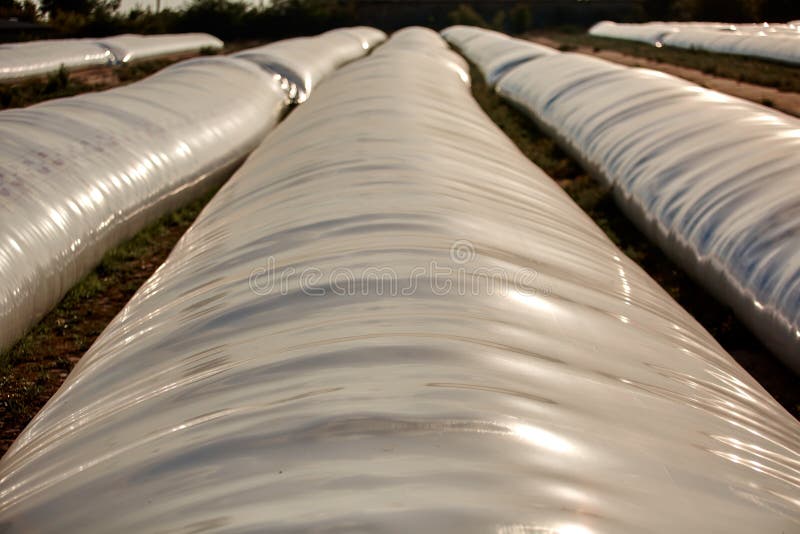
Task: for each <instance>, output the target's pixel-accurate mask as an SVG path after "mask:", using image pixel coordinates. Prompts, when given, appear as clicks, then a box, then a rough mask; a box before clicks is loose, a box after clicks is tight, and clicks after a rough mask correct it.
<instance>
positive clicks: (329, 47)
mask: <svg viewBox="0 0 800 534" xmlns="http://www.w3.org/2000/svg"><path fill="white" fill-rule="evenodd" d="M385 39H386V34H385V33H383V32H382V31H380V30H376V29H375V28H369V27H366V26H356V27H353V28H338V29H335V30H331V31H328V32H325V33H322V34H320V35H316V36H314V37H297V38H294V39H286V40H283V41H277V42H274V43H269V44H266V45H263V46H257V47H255V48H248V49H247V50H242V51H241V52H237V53H236V54H234V57H238V58H241V59H246V60H247V61H251V62H253V63H255V64H257V65H259V66H260V67H262V68H263V69H266V70H268V71H270V72H274V73H276V74H278V75H279V76H280V77H281V78H282V83H283V85H284V88H285V90H286V91H287V93H288V94H289V96H290V98H292V100H294V101H295V102H304V101H305V100H306V99H307V98H308V97H309V95H310V94H311V92H312V91H313V89H314V87H316V86H317V84H319V82H320V81H322V79H323V78H325V77H326V76H328V75H329V74H330V73H331V72H333V71H334V70H336V69H337V68H338V67H340V66H342V65H344V64H345V63H348V62H350V61H353V60H354V59H357V58H359V57H362V56H364V55H365V54H367V52H368V51H369V50H371V49H372V48H373V47H374V46H376V45H377V44H379V43H381V42H382V41H383V40H385Z"/></svg>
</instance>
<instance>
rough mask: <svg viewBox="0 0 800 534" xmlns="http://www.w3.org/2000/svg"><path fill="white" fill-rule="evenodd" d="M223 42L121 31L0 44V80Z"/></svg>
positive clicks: (200, 35)
mask: <svg viewBox="0 0 800 534" xmlns="http://www.w3.org/2000/svg"><path fill="white" fill-rule="evenodd" d="M222 46H223V42H222V41H220V40H219V39H217V38H216V37H214V36H213V35H209V34H207V33H179V34H166V35H134V34H125V35H117V36H114V37H104V38H99V39H50V40H44V41H31V42H24V43H9V44H0V82H4V81H15V80H19V79H22V78H27V77H31V76H39V75H42V74H48V73H51V72H55V71H57V70H58V69H59V68H61V66H62V65H63V66H64V67H65V68H66V69H70V70H72V69H80V68H86V67H95V66H100V65H110V64H112V63H127V62H129V61H136V60H138V59H146V58H151V57H156V56H165V55H170V54H176V53H182V52H196V51H198V50H201V49H203V48H209V49H212V50H218V49H221V48H222Z"/></svg>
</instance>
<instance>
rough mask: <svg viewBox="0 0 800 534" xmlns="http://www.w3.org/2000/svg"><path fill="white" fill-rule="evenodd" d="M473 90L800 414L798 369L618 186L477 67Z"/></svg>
mask: <svg viewBox="0 0 800 534" xmlns="http://www.w3.org/2000/svg"><path fill="white" fill-rule="evenodd" d="M471 74H472V79H473V84H472V92H473V96H474V97H475V99H476V100H477V101H478V103H479V104H480V105H481V107H482V108H483V110H484V111H485V112H486V113H487V115H489V116H490V117H491V118H492V120H493V121H494V122H495V123H496V124H497V125H498V126H500V128H501V129H502V130H503V131H504V132H505V133H506V135H508V136H509V137H510V138H511V140H513V141H514V142H515V143H516V145H517V146H518V147H519V149H520V150H521V151H522V152H523V153H524V154H525V155H526V156H527V157H528V158H529V159H530V160H531V161H533V162H534V163H535V164H536V165H538V166H539V167H540V168H541V169H542V170H544V171H545V172H546V173H547V174H549V175H550V176H551V177H552V178H553V179H554V180H555V181H556V182H557V183H558V184H559V185H560V186H561V187H562V188H563V189H564V191H565V192H567V193H568V194H569V195H570V197H571V198H572V199H573V200H574V201H575V203H576V204H578V206H580V207H581V209H583V211H585V212H586V213H587V214H588V215H589V216H590V217H591V218H592V219H593V220H594V222H595V223H596V224H597V225H598V226H599V227H600V228H602V229H603V231H604V232H605V233H606V235H607V236H608V237H609V238H610V239H611V240H612V241H613V242H614V244H616V245H617V247H619V248H620V249H621V250H622V251H623V252H624V253H625V255H627V256H628V257H629V258H631V259H632V260H634V261H635V262H636V263H638V264H639V265H640V266H641V267H642V268H643V269H644V270H645V271H647V273H648V274H649V275H650V276H651V277H652V278H653V279H654V280H655V281H656V282H658V284H659V285H661V287H663V288H664V289H665V290H666V291H667V292H668V293H669V294H670V295H671V296H672V298H674V299H675V300H676V301H677V302H678V303H679V304H680V305H681V306H683V307H684V309H686V310H687V311H688V312H689V313H690V314H691V315H692V316H693V317H694V318H695V319H697V321H698V322H699V323H700V324H702V325H703V326H704V327H705V328H706V330H708V331H709V333H711V335H712V336H714V338H715V339H716V340H717V341H718V342H719V343H720V344H721V345H722V346H723V347H724V348H725V349H726V350H727V351H728V352H729V353H731V355H733V356H734V358H735V359H736V360H737V361H738V362H739V364H741V365H742V367H744V368H745V369H746V370H747V371H748V372H749V373H750V374H751V375H752V376H753V377H754V378H755V379H756V380H758V381H759V382H760V383H761V385H762V386H764V388H765V389H766V390H767V391H769V392H770V394H772V396H774V397H775V398H776V399H777V400H778V402H780V403H781V404H782V405H783V406H784V407H785V408H786V409H787V410H788V411H789V412H790V413H792V414H793V415H794V416H795V417H796V418H798V419H800V388H797V385H796V381H795V378H794V373H793V372H792V371H791V370H789V369H788V368H787V367H786V366H785V365H784V364H783V363H782V362H781V361H779V360H778V359H777V358H775V357H774V356H773V355H772V354H771V353H770V352H769V351H768V350H767V349H766V348H765V347H764V346H763V345H762V344H761V343H760V342H759V341H758V340H757V339H756V338H755V337H754V336H753V335H752V334H750V332H749V331H748V330H747V329H746V328H745V327H744V325H742V324H741V322H740V321H739V320H738V319H737V318H736V317H735V316H734V315H733V312H732V311H731V310H730V309H729V308H728V307H726V306H724V305H723V304H721V303H719V302H717V301H716V300H715V299H714V298H713V297H712V296H711V295H709V294H708V293H706V292H705V290H703V288H702V287H700V286H699V285H697V284H696V283H695V282H694V281H693V280H692V279H690V278H689V277H688V275H686V274H685V273H684V272H683V271H682V270H681V269H680V268H678V267H677V266H676V265H675V264H674V263H672V261H670V260H669V259H668V258H667V257H666V256H665V255H664V254H663V253H662V252H661V250H660V249H659V248H658V247H656V246H655V245H654V244H653V243H651V242H650V241H649V240H648V239H647V238H646V237H645V236H644V235H643V234H642V233H640V232H639V231H638V230H637V229H636V227H635V226H633V224H632V223H631V222H630V221H629V220H628V219H627V218H626V217H625V215H624V214H623V213H622V211H621V210H620V209H619V208H618V207H617V205H616V203H615V202H614V198H613V194H612V191H611V189H610V188H609V187H607V186H604V185H602V184H600V183H599V182H597V181H596V180H594V179H593V178H591V177H590V176H589V175H588V174H587V173H586V172H584V171H583V169H582V168H581V167H580V166H579V165H578V164H577V163H576V162H575V161H574V160H572V159H571V158H570V157H569V156H568V155H567V154H566V153H564V152H563V151H562V150H561V149H560V148H559V147H558V145H557V144H556V142H555V141H553V140H552V139H551V138H549V137H548V136H547V135H545V134H544V133H543V132H542V131H541V130H539V129H538V128H537V126H536V125H535V124H534V123H533V122H532V121H531V120H530V119H529V118H527V117H526V116H525V115H523V114H522V113H520V112H519V111H517V110H516V109H514V108H513V107H511V106H510V105H509V104H507V103H506V102H504V101H503V100H502V99H501V98H500V97H499V96H498V95H497V94H496V93H495V92H494V91H492V90H491V88H489V87H488V86H487V85H486V83H485V82H484V81H483V78H482V77H481V74H480V72H479V71H478V70H477V69H476V68H475V67H474V66H473V67H472V69H471Z"/></svg>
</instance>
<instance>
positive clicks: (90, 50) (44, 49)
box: [0, 39, 114, 82]
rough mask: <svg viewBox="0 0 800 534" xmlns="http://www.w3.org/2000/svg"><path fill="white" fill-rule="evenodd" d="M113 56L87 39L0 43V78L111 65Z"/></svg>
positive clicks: (12, 78) (2, 80)
mask: <svg viewBox="0 0 800 534" xmlns="http://www.w3.org/2000/svg"><path fill="white" fill-rule="evenodd" d="M113 61H114V56H113V55H112V54H111V52H109V51H108V49H106V48H104V47H102V46H100V45H99V44H97V43H96V42H93V41H90V40H88V39H53V40H49V41H31V42H29V43H9V44H0V82H10V81H15V80H19V79H22V78H28V77H31V76H40V75H43V74H48V73H51V72H55V71H57V70H58V69H59V68H61V65H64V67H65V68H67V69H77V68H85V67H93V66H99V65H110V64H111V63H113Z"/></svg>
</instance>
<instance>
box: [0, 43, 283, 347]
mask: <svg viewBox="0 0 800 534" xmlns="http://www.w3.org/2000/svg"><path fill="white" fill-rule="evenodd" d="M285 106H286V99H285V96H284V94H283V92H282V91H281V90H280V87H279V85H278V83H277V81H276V80H274V79H273V78H272V77H271V76H269V75H267V74H266V73H264V72H263V71H261V70H260V69H258V68H257V67H256V66H254V65H252V64H251V63H248V62H246V61H242V60H238V59H232V58H222V57H219V58H207V59H206V58H204V59H195V60H190V61H185V62H182V63H178V64H176V65H173V66H171V67H168V68H166V69H164V70H162V71H161V72H159V73H157V74H155V75H153V76H151V77H149V78H146V79H144V80H142V81H139V82H136V83H134V84H131V85H128V86H125V87H120V88H117V89H112V90H110V91H105V92H102V93H89V94H85V95H81V96H77V97H72V98H64V99H59V100H51V101H48V102H45V103H42V104H38V105H36V106H32V107H29V108H25V109H17V110H8V111H3V112H0V139H1V140H2V143H0V350H2V349H5V348H7V347H8V346H10V344H11V343H13V342H14V341H16V339H18V338H19V336H20V335H22V333H23V332H24V331H25V330H26V329H27V328H28V327H29V326H30V325H32V324H34V323H35V322H36V321H37V320H38V319H39V318H41V317H42V316H43V315H44V314H45V313H46V312H47V311H49V310H50V309H51V308H52V307H53V306H54V305H55V304H56V303H57V302H58V301H59V300H60V299H61V297H62V296H63V295H64V293H66V291H67V290H68V289H69V288H70V287H71V286H72V285H73V284H74V283H75V282H77V281H78V280H79V279H80V278H81V277H82V276H83V275H85V274H86V273H87V272H88V271H89V270H90V269H92V268H93V267H94V265H95V264H96V263H97V262H98V261H99V260H100V258H101V257H102V255H103V254H104V253H105V252H106V250H108V249H109V248H110V247H111V246H113V245H115V244H116V243H119V242H120V241H121V240H123V239H125V238H127V237H129V236H131V235H133V234H134V233H135V232H136V231H138V230H139V229H140V228H141V227H142V226H143V225H144V224H146V223H147V222H150V221H152V220H153V219H155V218H156V217H158V216H160V215H161V214H163V213H166V212H167V211H169V210H171V209H175V208H176V207H177V206H178V205H180V204H181V203H183V202H185V201H186V200H187V199H189V198H191V197H192V196H196V195H199V194H201V193H202V192H203V191H205V190H207V189H208V188H209V187H212V186H214V185H215V184H219V182H220V181H221V180H222V179H224V178H226V177H227V176H228V175H229V174H230V172H232V170H233V169H234V167H235V165H237V164H238V163H239V162H241V160H242V159H243V158H244V157H245V156H246V155H247V154H248V153H249V152H250V151H251V150H252V149H253V148H254V147H255V146H256V145H257V144H258V143H260V142H261V140H262V139H263V136H264V134H265V133H266V132H267V130H268V129H269V128H271V127H272V126H273V125H274V124H275V123H276V121H277V120H278V118H279V117H280V115H281V113H282V112H283V110H284V108H285Z"/></svg>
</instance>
